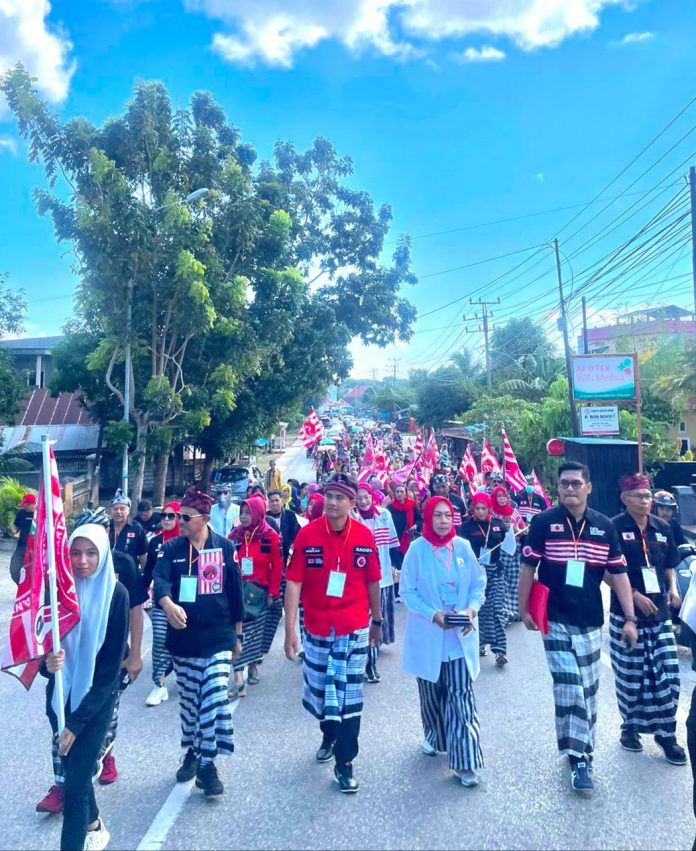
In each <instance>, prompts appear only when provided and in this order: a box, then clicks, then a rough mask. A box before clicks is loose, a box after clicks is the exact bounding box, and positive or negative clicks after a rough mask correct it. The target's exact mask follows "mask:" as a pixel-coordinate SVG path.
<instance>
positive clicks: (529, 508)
mask: <svg viewBox="0 0 696 851" xmlns="http://www.w3.org/2000/svg"><path fill="white" fill-rule="evenodd" d="M515 499H516V500H517V510H518V511H519V512H520V514H521V515H522V517H523V519H524V520H525V522H526V523H531V522H532V517H536V515H537V514H541V512H542V511H546V503H545V502H544V499H543V497H540V496H539V494H538V493H527V491H520V492H519V493H518V494H517V496H516V497H515Z"/></svg>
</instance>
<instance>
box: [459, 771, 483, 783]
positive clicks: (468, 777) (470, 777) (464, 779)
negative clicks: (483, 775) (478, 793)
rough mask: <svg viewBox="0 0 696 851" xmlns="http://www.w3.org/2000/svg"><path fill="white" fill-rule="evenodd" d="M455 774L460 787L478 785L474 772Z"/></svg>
mask: <svg viewBox="0 0 696 851" xmlns="http://www.w3.org/2000/svg"><path fill="white" fill-rule="evenodd" d="M455 774H456V775H457V777H458V778H459V782H460V783H461V784H462V786H467V787H469V786H478V784H479V779H478V775H477V774H476V772H475V771H471V770H467V771H455Z"/></svg>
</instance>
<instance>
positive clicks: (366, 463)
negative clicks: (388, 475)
mask: <svg viewBox="0 0 696 851" xmlns="http://www.w3.org/2000/svg"><path fill="white" fill-rule="evenodd" d="M374 463H375V450H374V443H373V441H372V432H371V431H368V433H367V437H366V438H365V453H364V454H363V457H362V466H363V467H371V466H372V465H373V464H374Z"/></svg>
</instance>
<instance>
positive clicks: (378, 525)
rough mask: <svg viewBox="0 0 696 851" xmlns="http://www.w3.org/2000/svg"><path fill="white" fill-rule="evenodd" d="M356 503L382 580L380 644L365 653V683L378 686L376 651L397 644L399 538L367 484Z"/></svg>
mask: <svg viewBox="0 0 696 851" xmlns="http://www.w3.org/2000/svg"><path fill="white" fill-rule="evenodd" d="M356 504H357V508H358V519H359V520H360V522H361V523H362V524H363V525H364V526H367V528H368V529H369V530H370V531H371V532H372V535H373V537H374V539H375V545H376V546H377V554H378V556H379V564H380V568H381V570H382V578H381V579H380V582H379V587H380V589H381V590H380V596H381V606H380V608H381V612H382V633H381V636H380V640H379V642H377V643H376V644H373V645H370V647H369V648H368V654H367V666H366V668H365V677H366V679H367V682H368V683H378V682H379V681H380V680H381V679H382V678H381V677H380V675H379V671H378V670H377V660H378V658H379V651H380V648H381V647H382V645H383V644H393V643H394V642H395V641H396V634H395V629H394V578H395V576H398V575H399V574H398V570H397V568H396V566H397V564H400V560H399V558H398V556H399V539H398V538H397V536H396V529H395V528H394V521H393V520H392V516H391V514H390V513H389V512H388V511H387V509H386V508H379V507H378V506H377V505H376V504H375V494H374V491H373V490H372V488H371V487H370V486H369V485H365V484H362V485H360V486H359V487H358V492H357V497H356Z"/></svg>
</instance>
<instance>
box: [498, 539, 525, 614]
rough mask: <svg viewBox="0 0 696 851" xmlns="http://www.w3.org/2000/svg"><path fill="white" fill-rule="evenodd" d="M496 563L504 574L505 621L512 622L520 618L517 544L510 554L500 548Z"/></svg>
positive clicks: (518, 552) (518, 553)
mask: <svg viewBox="0 0 696 851" xmlns="http://www.w3.org/2000/svg"><path fill="white" fill-rule="evenodd" d="M498 564H499V565H500V567H501V568H502V569H503V573H504V575H505V604H504V611H505V619H506V621H507V623H512V622H513V621H518V620H519V619H520V615H519V610H520V598H519V587H518V586H519V584H520V547H519V545H518V546H517V549H516V550H515V552H514V553H513V554H512V555H508V553H504V552H503V551H502V550H501V552H500V559H499V561H498Z"/></svg>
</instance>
